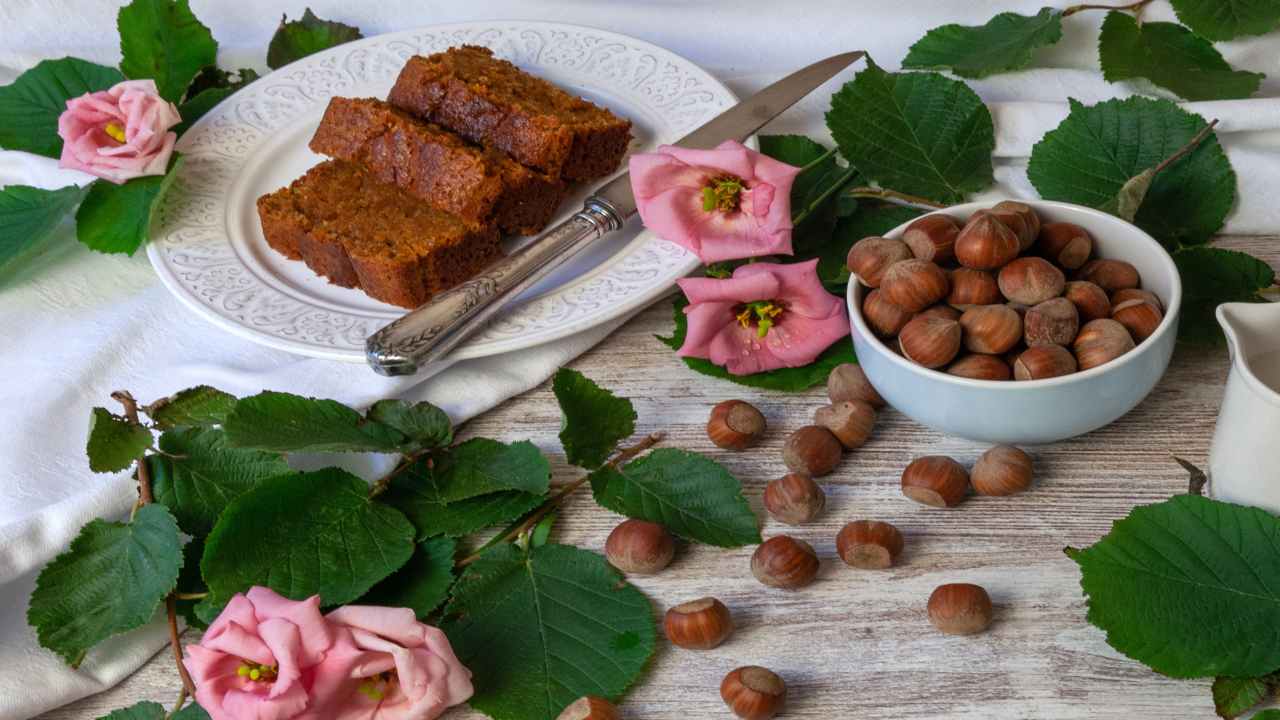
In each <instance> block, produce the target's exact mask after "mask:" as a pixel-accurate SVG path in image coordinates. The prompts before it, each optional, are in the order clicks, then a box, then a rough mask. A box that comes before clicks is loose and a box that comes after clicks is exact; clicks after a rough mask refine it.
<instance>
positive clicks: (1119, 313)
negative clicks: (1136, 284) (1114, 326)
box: [1111, 300, 1164, 343]
mask: <svg viewBox="0 0 1280 720" xmlns="http://www.w3.org/2000/svg"><path fill="white" fill-rule="evenodd" d="M1111 319H1113V320H1115V321H1116V322H1118V323H1120V324H1121V325H1123V326H1125V329H1127V330H1128V331H1129V334H1130V335H1131V336H1133V341H1134V342H1135V343H1140V342H1142V341H1143V340H1146V339H1147V338H1149V337H1151V335H1152V334H1153V333H1155V331H1156V328H1158V327H1160V323H1161V321H1163V320H1164V313H1163V312H1161V311H1160V308H1158V307H1156V306H1155V305H1152V304H1151V303H1149V302H1147V301H1146V300H1125V301H1124V302H1122V303H1120V304H1119V305H1117V306H1115V309H1114V310H1112V311H1111Z"/></svg>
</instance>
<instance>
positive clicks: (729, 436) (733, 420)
mask: <svg viewBox="0 0 1280 720" xmlns="http://www.w3.org/2000/svg"><path fill="white" fill-rule="evenodd" d="M764 428H765V422H764V415H762V414H760V411H759V410H757V409H756V408H755V406H754V405H752V404H751V403H749V402H746V401H743V400H725V401H724V402H722V403H720V404H718V405H716V406H715V407H714V408H712V409H711V419H710V420H708V421H707V437H709V438H711V442H713V443H715V445H716V447H720V448H724V449H725V450H745V449H747V448H749V447H751V446H752V445H755V444H756V443H757V442H759V441H760V437H761V436H763V435H764Z"/></svg>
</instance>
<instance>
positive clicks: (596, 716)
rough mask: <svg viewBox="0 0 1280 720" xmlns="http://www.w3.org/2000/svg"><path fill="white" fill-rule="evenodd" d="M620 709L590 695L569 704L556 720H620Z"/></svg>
mask: <svg viewBox="0 0 1280 720" xmlns="http://www.w3.org/2000/svg"><path fill="white" fill-rule="evenodd" d="M621 717H622V716H621V715H619V714H618V708H616V707H614V706H613V703H611V702H609V701H608V700H605V699H604V698H602V697H596V696H595V695H588V696H586V697H580V698H578V699H577V700H574V701H573V702H572V703H570V704H569V706H568V707H566V708H565V709H564V710H562V711H561V712H560V714H559V715H557V716H556V720H619V719H620V718H621Z"/></svg>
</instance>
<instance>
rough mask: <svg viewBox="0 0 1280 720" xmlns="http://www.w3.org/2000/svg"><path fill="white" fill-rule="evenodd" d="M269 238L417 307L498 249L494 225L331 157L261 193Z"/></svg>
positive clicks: (345, 278) (336, 274)
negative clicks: (454, 211)
mask: <svg viewBox="0 0 1280 720" xmlns="http://www.w3.org/2000/svg"><path fill="white" fill-rule="evenodd" d="M258 216H259V218H260V219H261V221H262V232H263V234H264V235H265V236H266V238H267V244H268V245H270V246H271V247H272V248H274V249H275V250H276V251H277V252H279V253H280V254H282V255H284V256H285V257H288V258H292V259H301V260H302V261H303V262H305V263H306V264H307V267H309V268H311V269H312V270H313V271H315V272H316V273H317V274H319V275H323V276H324V277H326V278H328V279H329V281H330V282H332V283H334V284H335V285H341V286H343V287H359V288H360V289H362V290H364V292H365V293H367V294H368V295H369V296H370V297H373V298H375V299H377V300H381V301H383V302H387V303H391V304H393V305H400V306H402V307H407V308H414V307H418V306H419V305H421V304H422V303H424V302H426V301H427V300H429V299H431V296H432V295H434V294H435V293H439V292H442V291H444V290H447V289H449V288H451V287H453V286H454V285H457V284H458V283H460V282H462V281H463V280H466V279H468V278H470V277H472V276H474V275H475V274H476V273H478V272H480V270H482V269H484V267H485V266H486V265H488V264H489V263H491V262H493V261H494V260H495V259H497V258H498V257H500V256H501V254H502V251H501V248H500V247H499V245H498V231H497V229H496V228H494V227H492V226H480V225H474V224H471V223H467V222H464V221H463V220H461V219H460V218H458V217H456V216H454V215H450V214H449V213H446V212H443V211H441V210H437V209H435V208H432V207H431V206H429V205H427V204H425V203H423V202H421V201H419V200H417V199H416V198H414V197H412V196H410V195H409V194H408V193H406V192H404V191H403V190H401V189H400V188H398V187H396V186H394V185H388V184H385V183H381V182H378V181H377V180H375V179H374V178H373V177H371V176H370V175H369V174H368V173H366V172H364V171H362V170H361V169H360V168H359V167H357V166H356V165H353V164H351V163H347V162H343V161H340V160H328V161H326V162H323V163H321V164H319V165H317V166H315V167H313V168H311V170H309V171H307V174H306V175H303V176H302V177H300V178H298V179H297V180H295V181H293V183H292V184H290V185H289V186H288V187H285V188H281V189H279V190H277V191H275V192H273V193H270V194H268V195H263V196H262V197H260V198H258Z"/></svg>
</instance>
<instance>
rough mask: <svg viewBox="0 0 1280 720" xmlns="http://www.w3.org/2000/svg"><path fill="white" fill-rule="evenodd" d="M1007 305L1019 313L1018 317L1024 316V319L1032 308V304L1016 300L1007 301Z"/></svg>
mask: <svg viewBox="0 0 1280 720" xmlns="http://www.w3.org/2000/svg"><path fill="white" fill-rule="evenodd" d="M1005 305H1006V306H1008V308H1009V309H1010V310H1012V311H1014V312H1016V313H1018V317H1020V318H1022V319H1023V320H1026V318H1027V311H1028V310H1030V309H1031V306H1030V305H1023V304H1022V303H1016V302H1007V303H1005Z"/></svg>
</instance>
